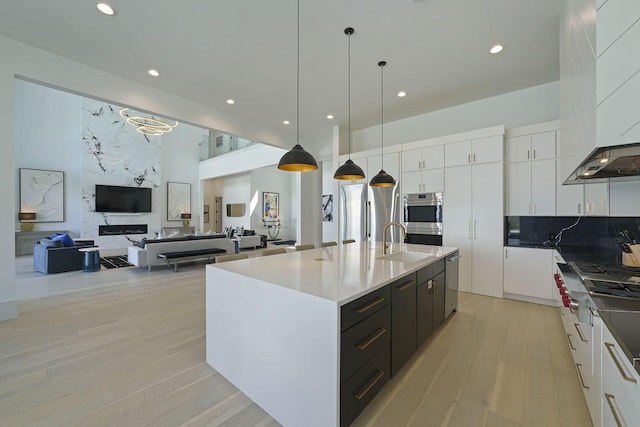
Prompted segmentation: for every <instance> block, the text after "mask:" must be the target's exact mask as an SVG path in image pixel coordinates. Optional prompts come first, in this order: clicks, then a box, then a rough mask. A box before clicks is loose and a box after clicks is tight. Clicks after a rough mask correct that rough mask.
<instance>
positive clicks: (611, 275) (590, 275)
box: [569, 262, 640, 286]
mask: <svg viewBox="0 0 640 427" xmlns="http://www.w3.org/2000/svg"><path fill="white" fill-rule="evenodd" d="M569 265H570V266H571V268H572V269H573V270H574V271H575V272H576V273H577V274H578V276H580V279H581V280H582V281H585V280H590V281H591V282H594V281H595V282H602V283H605V282H607V283H614V284H618V285H636V286H640V268H638V267H627V266H624V265H618V264H590V263H582V262H575V263H573V262H572V263H569Z"/></svg>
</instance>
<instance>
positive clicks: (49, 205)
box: [20, 168, 64, 222]
mask: <svg viewBox="0 0 640 427" xmlns="http://www.w3.org/2000/svg"><path fill="white" fill-rule="evenodd" d="M20 212H35V214H36V219H35V220H33V221H32V222H64V172H61V171H50V170H43V169H26V168H20Z"/></svg>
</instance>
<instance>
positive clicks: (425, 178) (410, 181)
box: [400, 169, 444, 194]
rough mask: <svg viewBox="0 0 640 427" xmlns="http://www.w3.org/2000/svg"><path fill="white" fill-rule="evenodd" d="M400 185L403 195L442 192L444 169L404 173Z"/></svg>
mask: <svg viewBox="0 0 640 427" xmlns="http://www.w3.org/2000/svg"><path fill="white" fill-rule="evenodd" d="M400 185H402V193H403V194H407V193H433V192H436V191H444V169H427V170H422V171H413V172H404V173H403V174H402V178H401V179H400Z"/></svg>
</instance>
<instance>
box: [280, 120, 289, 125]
mask: <svg viewBox="0 0 640 427" xmlns="http://www.w3.org/2000/svg"><path fill="white" fill-rule="evenodd" d="M290 123H291V122H290V121H289V120H285V121H283V122H282V124H283V125H288V124H290Z"/></svg>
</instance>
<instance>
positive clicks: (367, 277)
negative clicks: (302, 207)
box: [207, 242, 458, 305]
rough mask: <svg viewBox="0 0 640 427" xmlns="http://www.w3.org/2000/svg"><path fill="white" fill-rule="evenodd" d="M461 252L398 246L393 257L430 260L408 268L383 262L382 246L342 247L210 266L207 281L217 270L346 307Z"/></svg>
mask: <svg viewBox="0 0 640 427" xmlns="http://www.w3.org/2000/svg"><path fill="white" fill-rule="evenodd" d="M457 250H458V248H451V247H443V246H429V245H415V244H400V243H394V244H392V245H391V247H390V250H389V251H388V252H390V253H394V252H404V251H410V252H413V253H415V252H419V253H422V254H424V258H423V259H420V260H418V261H415V260H411V261H408V262H402V261H396V260H389V259H379V257H380V256H382V243H381V242H361V243H349V244H344V245H343V244H338V245H337V246H329V247H325V248H317V249H310V250H306V251H299V252H291V253H285V254H278V255H271V256H266V257H254V258H249V259H244V260H237V261H232V262H226V263H221V264H211V265H208V266H207V269H208V270H207V275H209V274H214V275H215V271H216V269H221V270H225V271H229V272H233V273H237V274H240V275H242V276H245V277H250V278H253V279H257V280H259V281H262V282H266V283H270V284H273V285H278V286H282V287H285V288H289V289H293V290H297V291H300V292H303V293H306V294H309V295H314V296H317V297H320V298H323V299H327V300H330V301H333V302H336V303H337V304H338V305H343V304H346V303H348V302H350V301H352V300H354V299H356V298H358V297H360V296H362V295H365V294H367V293H369V292H371V291H373V290H375V289H377V288H379V287H381V286H384V285H386V284H388V283H390V282H392V281H393V280H395V279H397V278H398V277H401V276H404V275H406V274H409V273H412V272H414V271H416V270H418V269H420V268H422V267H425V266H427V265H429V264H431V263H433V262H435V261H437V260H439V259H441V258H444V257H445V256H447V255H449V254H452V253H454V252H455V251H457ZM414 258H415V257H414Z"/></svg>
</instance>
